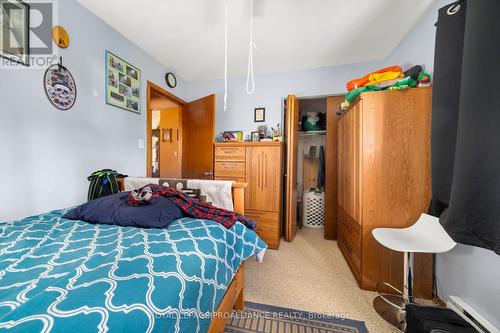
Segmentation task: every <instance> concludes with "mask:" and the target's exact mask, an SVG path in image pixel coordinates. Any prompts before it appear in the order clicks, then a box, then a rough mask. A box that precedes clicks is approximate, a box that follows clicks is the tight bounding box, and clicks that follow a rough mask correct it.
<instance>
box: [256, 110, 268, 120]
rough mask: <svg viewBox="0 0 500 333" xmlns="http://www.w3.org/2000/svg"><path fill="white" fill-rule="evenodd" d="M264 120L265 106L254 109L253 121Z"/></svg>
mask: <svg viewBox="0 0 500 333" xmlns="http://www.w3.org/2000/svg"><path fill="white" fill-rule="evenodd" d="M265 121H266V108H256V109H255V110H254V122H256V123H263V122H265Z"/></svg>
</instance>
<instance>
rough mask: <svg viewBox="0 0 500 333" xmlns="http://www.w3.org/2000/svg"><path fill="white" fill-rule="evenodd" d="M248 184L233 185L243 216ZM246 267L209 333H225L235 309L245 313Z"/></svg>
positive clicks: (238, 210)
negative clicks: (244, 287) (244, 288)
mask: <svg viewBox="0 0 500 333" xmlns="http://www.w3.org/2000/svg"><path fill="white" fill-rule="evenodd" d="M118 185H119V188H120V191H123V190H124V188H125V186H124V183H123V178H120V179H118ZM246 187H247V183H233V186H232V194H233V206H234V211H235V212H236V213H239V214H241V215H244V214H245V188H246ZM244 274H245V267H244V264H243V263H242V264H241V266H240V268H239V269H238V271H237V272H236V274H235V275H234V277H233V280H232V281H231V284H230V285H229V287H228V288H227V290H226V293H225V294H224V297H223V298H222V300H221V302H220V304H219V307H218V308H217V311H216V312H215V313H214V317H213V319H212V322H211V323H210V327H209V328H208V331H207V333H223V332H224V327H225V326H226V324H227V322H228V321H229V319H230V318H231V312H232V311H233V309H236V310H240V311H243V310H244V309H245V302H244V294H243V286H244V280H245V279H244V277H245V276H244Z"/></svg>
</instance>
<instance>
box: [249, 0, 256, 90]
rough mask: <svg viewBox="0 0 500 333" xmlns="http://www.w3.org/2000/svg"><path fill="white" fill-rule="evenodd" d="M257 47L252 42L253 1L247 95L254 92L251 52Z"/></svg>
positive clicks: (251, 6) (251, 5)
mask: <svg viewBox="0 0 500 333" xmlns="http://www.w3.org/2000/svg"><path fill="white" fill-rule="evenodd" d="M254 49H256V50H257V46H256V45H255V44H254V42H253V0H250V45H249V47H248V68H247V85H246V89H247V94H249V95H252V94H253V93H254V92H255V78H254V73H253V50H254Z"/></svg>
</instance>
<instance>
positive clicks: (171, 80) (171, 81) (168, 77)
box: [165, 72, 177, 88]
mask: <svg viewBox="0 0 500 333" xmlns="http://www.w3.org/2000/svg"><path fill="white" fill-rule="evenodd" d="M165 81H167V85H168V86H169V87H170V88H175V87H177V78H176V77H175V75H174V73H171V72H168V73H167V74H165Z"/></svg>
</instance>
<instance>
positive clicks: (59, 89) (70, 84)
mask: <svg viewBox="0 0 500 333" xmlns="http://www.w3.org/2000/svg"><path fill="white" fill-rule="evenodd" d="M43 83H44V86H45V93H46V94H47V97H48V99H49V101H50V102H51V103H52V105H54V106H55V107H56V108H58V109H59V110H63V111H66V110H69V109H71V107H72V106H73V105H74V104H75V101H76V84H75V80H74V79H73V76H72V75H71V73H70V72H69V70H68V69H67V68H66V67H64V66H63V65H62V64H57V65H52V66H50V67H49V68H47V70H46V71H45V76H44V79H43Z"/></svg>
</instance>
